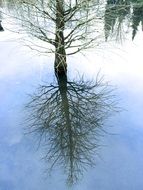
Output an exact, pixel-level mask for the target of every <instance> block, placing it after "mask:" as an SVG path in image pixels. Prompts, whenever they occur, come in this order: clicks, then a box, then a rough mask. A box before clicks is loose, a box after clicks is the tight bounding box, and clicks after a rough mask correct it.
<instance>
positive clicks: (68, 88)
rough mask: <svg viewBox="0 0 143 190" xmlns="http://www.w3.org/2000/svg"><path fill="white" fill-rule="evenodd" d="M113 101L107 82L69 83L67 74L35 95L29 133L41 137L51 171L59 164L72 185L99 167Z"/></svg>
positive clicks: (30, 106)
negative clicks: (101, 139) (97, 159)
mask: <svg viewBox="0 0 143 190" xmlns="http://www.w3.org/2000/svg"><path fill="white" fill-rule="evenodd" d="M113 99H114V97H113V94H112V90H111V88H110V86H109V85H108V84H107V83H105V82H104V81H103V79H97V80H96V82H93V81H85V80H84V79H83V78H81V79H80V80H78V81H68V80H67V76H66V75H64V74H62V75H58V76H57V82H56V83H53V84H50V85H41V86H39V88H38V89H37V91H36V93H35V94H34V95H32V96H31V101H30V102H29V104H28V105H27V109H28V112H29V120H28V124H29V129H28V130H29V132H36V133H37V134H38V135H39V136H40V141H41V145H43V146H44V147H46V154H45V156H44V159H46V160H47V162H48V163H51V167H50V168H51V170H52V169H53V167H56V166H58V165H60V166H61V167H63V168H64V169H65V172H66V174H67V176H68V177H67V182H68V184H70V185H72V184H74V183H75V182H76V181H78V179H79V178H80V177H81V175H82V173H83V171H84V170H86V169H87V167H89V166H93V165H95V161H94V156H95V155H96V152H97V149H98V146H99V144H98V140H99V137H100V132H101V131H102V127H103V125H104V122H105V121H106V119H107V118H108V117H109V116H110V115H111V113H113V112H114V111H115V107H116V106H115V105H116V104H115V102H114V100H113Z"/></svg>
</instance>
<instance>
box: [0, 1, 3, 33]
mask: <svg viewBox="0 0 143 190" xmlns="http://www.w3.org/2000/svg"><path fill="white" fill-rule="evenodd" d="M1 8H2V1H1V0H0V32H2V31H4V29H3V27H2V24H1V23H2V13H1Z"/></svg>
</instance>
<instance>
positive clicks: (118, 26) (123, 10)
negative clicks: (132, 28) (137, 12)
mask: <svg viewBox="0 0 143 190" xmlns="http://www.w3.org/2000/svg"><path fill="white" fill-rule="evenodd" d="M129 13H130V3H129V0H125V1H123V0H116V1H115V0H108V1H107V4H106V9H105V16H104V20H105V24H104V29H105V39H106V40H107V38H108V37H109V35H110V34H111V33H112V34H113V32H115V33H116V35H117V37H120V38H121V35H122V33H124V32H123V31H122V28H123V26H122V25H123V21H124V20H125V19H126V17H127V15H128V14H129Z"/></svg>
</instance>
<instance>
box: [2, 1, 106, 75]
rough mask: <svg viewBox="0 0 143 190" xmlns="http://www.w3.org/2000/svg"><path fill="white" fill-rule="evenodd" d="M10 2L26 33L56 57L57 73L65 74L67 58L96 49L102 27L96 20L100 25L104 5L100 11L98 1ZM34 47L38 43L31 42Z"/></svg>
mask: <svg viewBox="0 0 143 190" xmlns="http://www.w3.org/2000/svg"><path fill="white" fill-rule="evenodd" d="M5 1H8V0H5ZM11 2H12V3H13V5H14V6H15V7H14V12H15V17H16V18H17V19H18V20H19V21H20V22H21V23H22V27H23V30H25V31H26V32H28V34H30V35H31V36H33V37H35V38H37V39H38V40H41V41H42V42H43V43H44V44H46V45H45V46H44V47H45V48H46V50H45V52H46V53H54V54H55V61H54V65H55V71H56V72H63V71H64V72H66V70H67V55H72V54H75V53H77V52H80V51H81V50H85V49H87V48H91V47H95V46H96V44H97V43H98V42H99V33H98V32H99V30H100V27H99V24H98V27H97V26H96V24H95V22H96V20H98V22H100V18H101V15H100V13H101V9H102V6H103V5H102V4H103V2H101V4H100V9H99V0H13V1H11ZM9 3H10V2H9ZM94 26H95V27H94ZM32 44H33V45H34V44H36V42H35V41H34V40H32V43H31V48H33V46H32ZM47 44H49V45H47ZM37 46H38V45H37Z"/></svg>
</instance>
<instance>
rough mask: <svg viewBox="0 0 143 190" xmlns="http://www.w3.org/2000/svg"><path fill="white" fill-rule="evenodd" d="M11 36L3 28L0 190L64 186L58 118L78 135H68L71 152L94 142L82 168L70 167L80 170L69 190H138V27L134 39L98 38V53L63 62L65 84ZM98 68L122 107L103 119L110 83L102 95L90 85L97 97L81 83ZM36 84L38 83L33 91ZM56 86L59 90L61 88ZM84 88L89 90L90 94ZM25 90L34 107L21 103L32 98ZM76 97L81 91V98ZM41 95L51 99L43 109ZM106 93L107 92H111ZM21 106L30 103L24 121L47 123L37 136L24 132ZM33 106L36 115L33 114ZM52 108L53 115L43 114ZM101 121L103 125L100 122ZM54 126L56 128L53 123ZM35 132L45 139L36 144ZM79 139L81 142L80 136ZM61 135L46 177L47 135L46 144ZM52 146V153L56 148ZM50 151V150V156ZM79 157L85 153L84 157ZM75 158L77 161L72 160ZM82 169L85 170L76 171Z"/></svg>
mask: <svg viewBox="0 0 143 190" xmlns="http://www.w3.org/2000/svg"><path fill="white" fill-rule="evenodd" d="M4 26H5V23H4ZM15 38H17V35H15V34H13V33H11V32H9V31H7V30H6V31H5V32H3V33H1V34H0V49H1V54H0V60H1V63H0V89H1V90H0V97H1V100H0V102H1V107H0V117H1V122H0V123H1V125H0V128H1V130H0V189H1V190H19V189H21V190H29V189H30V190H39V189H40V190H51V189H52V190H56V189H61V190H63V189H68V187H67V185H66V180H67V173H66V171H70V170H69V168H67V169H66V166H67V165H68V164H66V163H69V160H70V159H68V158H67V156H66V155H69V153H67V152H68V151H69V149H68V148H67V147H68V143H67V144H66V142H67V140H65V139H66V138H67V133H68V132H67V131H65V130H64V126H65V125H64V124H63V123H66V125H67V126H70V125H72V126H74V125H75V126H76V124H77V123H78V124H80V125H81V128H78V127H77V128H76V127H75V128H74V129H75V131H74V133H75V134H78V135H77V137H76V135H75V136H74V138H73V139H74V140H73V144H77V143H79V145H80V146H76V147H74V148H75V149H74V150H76V152H77V153H80V152H82V153H85V152H86V149H84V148H83V149H82V148H81V149H80V147H84V146H83V145H85V144H86V143H88V145H90V148H91V149H92V147H91V145H93V146H95V144H96V145H97V148H95V151H94V152H92V151H91V152H90V151H89V152H88V154H86V155H88V156H89V157H88V156H86V159H87V160H88V161H89V167H86V166H85V164H84V162H83V163H80V164H81V165H80V167H79V168H78V170H76V169H75V173H76V172H78V171H79V170H81V171H80V173H81V174H83V175H79V173H78V175H79V180H78V182H77V183H76V184H75V185H74V186H73V187H72V188H73V189H75V190H81V189H82V190H87V189H90V190H95V189H97V190H115V189H117V190H119V189H123V190H124V189H125V190H136V189H137V190H142V189H143V182H142V176H143V151H142V145H143V124H142V115H143V110H142V107H143V99H142V97H143V65H142V64H143V63H142V48H143V44H142V32H139V33H138V34H137V36H136V38H135V41H134V42H131V41H127V40H126V41H125V42H124V44H123V45H120V44H118V45H117V44H116V45H115V43H113V42H112V43H104V44H103V45H102V46H101V47H100V49H97V51H95V52H89V53H87V55H86V57H82V56H80V55H79V56H78V55H77V56H75V57H73V58H71V59H69V60H68V61H69V65H68V76H69V78H68V83H66V85H65V84H63V83H58V84H57V82H56V78H55V76H54V71H53V58H50V57H49V58H47V57H46V58H45V57H43V56H38V55H36V54H35V53H33V52H31V51H30V50H29V49H27V48H24V47H23V46H21V45H20V44H19V43H18V42H16V40H15ZM115 46H116V48H115ZM99 71H100V74H99V75H100V76H102V75H104V81H105V82H106V81H109V83H108V84H109V85H113V86H114V88H116V89H115V90H114V91H111V93H112V94H113V95H115V99H116V102H117V105H118V106H119V107H121V108H122V109H121V110H122V111H121V112H117V113H114V111H113V112H112V111H111V117H109V119H107V120H106V118H104V117H103V116H104V115H105V116H107V115H106V114H108V111H110V109H109V106H108V103H111V102H108V101H107V99H108V98H109V97H110V96H109V94H110V93H109V91H110V89H111V88H113V87H111V88H110V86H109V88H107V90H105V91H104V92H108V93H107V94H106V93H101V92H103V91H101V90H100V85H99V86H98V85H97V86H98V88H95V91H96V94H98V95H100V94H102V96H100V97H99V98H97V97H96V98H95V91H92V88H90V89H88V87H89V86H90V85H91V83H88V82H89V81H90V80H92V81H93V82H94V81H96V79H97V74H98V72H99ZM83 76H84V77H83ZM83 78H84V85H83ZM81 79H82V80H81ZM87 81H88V82H87ZM94 84H95V83H94ZM97 84H98V83H97ZM106 84H107V83H106ZM39 85H43V86H41V87H40V89H39V91H38V90H37V88H38V87H39ZM60 85H61V87H63V89H64V90H62V92H61V91H60V90H61V89H60V87H59V86H60ZM62 85H63V86H62ZM97 86H96V87H97ZM103 87H104V86H103ZM51 89H52V90H51ZM47 91H50V95H49V93H48V94H47ZM65 91H66V93H65ZM40 92H43V94H44V95H41V94H40ZM89 92H91V93H90V95H89ZM78 93H79V95H78ZM28 94H30V95H32V98H34V104H33V103H32V104H28V102H29V101H30V100H31V98H30V97H29V95H28ZM59 94H62V95H61V96H60V95H59ZM83 94H85V95H86V96H82V95H83ZM66 95H68V103H67V102H66V101H64V102H63V101H62V100H63V99H64V100H65V99H66V98H67V96H66ZM37 97H38V98H37ZM50 97H51V98H50ZM87 97H88V98H90V101H89V100H87ZM47 98H50V100H49V101H51V102H52V104H50V106H49V104H48V103H49V101H48V102H47V104H46V106H45V104H44V105H43V102H44V100H45V99H46V100H47ZM54 98H55V99H54ZM62 98H63V99H62ZM110 98H111V97H110ZM112 98H114V97H113V96H112ZM27 104H28V105H29V107H30V110H29V109H28V112H29V114H30V116H31V118H33V113H36V117H37V116H38V120H37V119H36V125H35V126H44V125H43V123H46V127H45V128H44V127H43V128H40V129H39V128H38V130H37V132H36V133H30V132H31V127H29V126H31V125H28V126H27V120H26V119H27V115H28V117H29V114H27V112H26V110H25V105H27ZM35 105H36V106H35ZM51 105H52V106H51ZM60 105H62V106H61V107H65V109H66V108H67V107H68V106H70V109H73V111H71V113H72V114H71V115H69V113H67V112H68V111H67V112H66V111H62V109H61V107H60ZM84 105H86V106H84ZM105 105H106V106H105ZM58 106H59V107H58ZM92 106H93V107H94V108H96V114H97V115H94V114H93V113H94V111H95V110H94V111H93V107H92ZM98 106H99V107H98ZM80 107H82V108H84V110H85V112H86V113H87V114H86V113H85V112H84V111H81V110H79V108H80ZM88 108H90V109H88ZM101 108H103V109H101ZM38 109H39V111H38V112H37V110H38ZM35 110H36V112H32V111H35ZM41 110H42V111H41ZM47 110H48V111H47ZM67 110H68V109H67ZM77 110H78V112H77ZM90 110H91V112H90ZM37 113H38V114H39V115H37ZM45 113H46V114H45ZM51 113H52V115H50V114H51ZM63 113H64V114H63ZM62 114H63V115H62ZM74 114H75V115H74ZM80 114H81V115H80ZM34 116H35V115H34ZM72 116H73V118H76V120H75V121H74V122H73V123H71V121H70V120H71V118H72ZM78 116H80V117H78ZM82 116H83V117H84V118H83V119H85V120H83V122H84V123H82V121H80V120H81V119H80V118H82ZM65 118H66V119H65ZM97 118H98V121H96V122H97V124H98V125H99V126H101V127H102V128H98V127H97V128H96V129H95V130H94V129H93V126H92V123H93V122H95V120H96V119H97ZM101 118H103V120H101ZM45 119H46V120H45ZM52 120H53V122H52ZM34 121H35V120H34ZM72 121H73V120H72ZM102 121H104V122H103V123H102ZM28 122H29V120H28ZM32 122H33V120H32ZM48 122H49V123H50V122H52V123H50V126H52V125H53V126H54V129H55V130H53V128H48V124H47V123H48ZM37 123H38V125H37ZM41 123H42V125H41ZM69 123H70V124H69ZM28 124H29V123H28ZM30 124H31V123H30ZM58 125H60V126H62V127H61V128H56V127H57V126H58ZM80 125H78V126H80ZM90 125H91V126H90ZM55 126H56V127H55ZM83 126H85V127H83ZM82 128H84V129H82ZM36 129H37V128H36ZM41 129H42V130H41ZM56 129H60V130H56ZM81 129H82V130H81ZM103 130H104V131H103ZM39 132H40V133H39ZM91 132H92V133H91ZM29 133H30V134H29ZM38 133H39V134H40V135H39V136H38ZM41 134H44V137H43V138H42V139H41V143H40V145H39V138H40V137H42V136H41ZM49 134H50V135H49ZM68 134H69V133H68ZM70 134H71V133H70ZM91 134H94V135H91ZM56 135H58V137H59V136H60V135H63V136H64V138H60V139H59V141H57V142H56V143H57V144H56V143H55V139H56V140H57V138H56V137H57V136H56ZM88 135H89V136H88ZM83 136H84V138H83V140H82V138H81V137H83ZM93 136H94V138H93ZM61 139H63V141H64V140H65V141H64V142H63V146H62V150H61V149H60V150H61V152H62V153H61V152H60V155H62V157H59V162H57V166H56V167H54V168H53V171H52V172H51V173H50V174H49V172H48V171H49V170H48V168H49V167H50V166H51V162H50V160H47V159H43V157H45V156H46V154H47V152H48V151H49V148H50V145H51V144H50V145H49V144H48V140H49V141H51V142H54V143H53V144H52V146H55V148H57V147H58V146H59V144H60V143H61V142H60V141H61ZM93 139H94V140H95V142H94V141H92V142H94V143H93V144H92V143H91V140H93ZM80 140H81V141H80ZM90 143H91V144H90ZM61 144H62V143H61ZM55 150H56V149H55ZM70 150H71V149H70ZM56 151H57V152H58V151H59V149H58V150H56ZM58 153H59V152H58ZM50 154H51V152H50ZM79 155H80V154H79ZM83 155H84V154H82V156H81V157H82V158H83V157H84V156H83ZM54 156H55V154H54ZM54 156H52V154H51V157H52V158H53V159H54V160H55V157H54ZM76 156H77V158H79V157H80V156H79V157H78V154H76V155H74V158H75V157H76ZM90 158H91V159H92V160H91V161H94V163H95V165H94V167H93V165H92V166H90V164H91V161H90ZM86 159H85V157H84V159H83V161H85V160H86ZM77 160H78V159H77ZM63 161H64V162H63ZM63 163H65V165H64V164H63ZM74 163H76V164H77V165H78V166H79V164H78V162H74ZM76 164H75V165H76ZM84 167H85V169H86V170H82V169H83V168H84ZM63 168H64V169H65V170H64V169H63Z"/></svg>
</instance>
